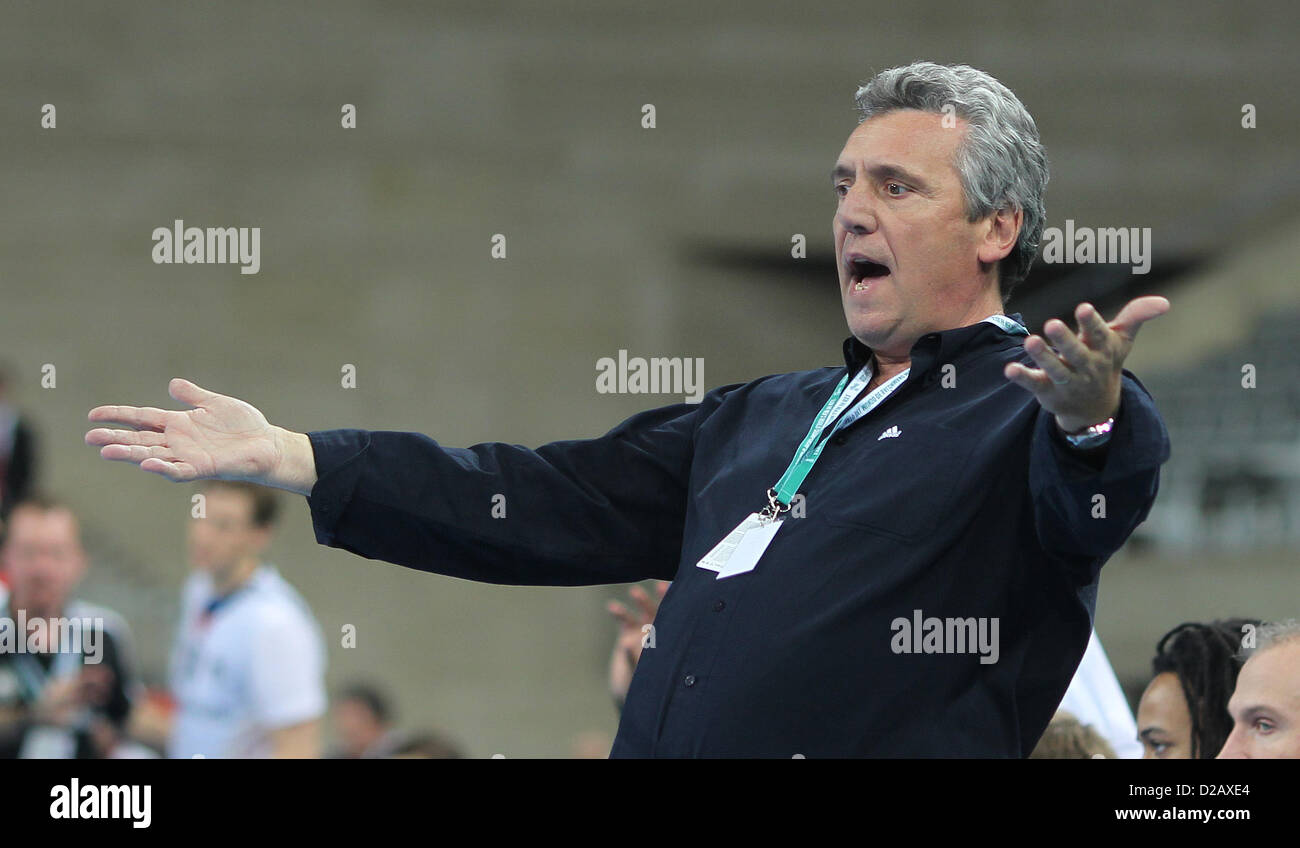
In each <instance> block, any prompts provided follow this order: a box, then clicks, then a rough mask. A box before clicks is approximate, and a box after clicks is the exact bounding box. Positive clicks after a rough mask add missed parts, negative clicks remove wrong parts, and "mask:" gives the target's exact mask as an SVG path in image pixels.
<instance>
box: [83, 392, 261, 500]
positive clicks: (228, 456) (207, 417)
mask: <svg viewBox="0 0 1300 848" xmlns="http://www.w3.org/2000/svg"><path fill="white" fill-rule="evenodd" d="M167 393H168V394H169V395H171V396H172V398H173V399H175V400H177V401H180V402H181V403H187V404H189V405H191V406H193V407H194V409H188V410H165V409H156V408H154V407H148V406H145V407H139V406H97V407H95V408H94V409H92V410H91V411H90V414H89V416H88V418H89V420H91V421H96V422H103V423H113V424H118V425H122V426H123V427H126V428H130V429H110V428H107V427H97V428H95V429H93V430H90V431H89V432H87V433H86V444H88V445H100V446H101V447H100V451H99V455H100V456H102V457H103V458H104V459H111V460H117V461H120V462H131V463H134V464H136V465H138V466H140V469H141V470H142V471H149V472H152V473H154V474H160V475H162V476H163V477H166V478H167V479H169V480H172V481H173V482H178V483H181V482H187V481H190V480H202V479H207V478H215V479H220V480H249V481H252V482H262V481H263V480H264V479H265V478H266V476H267V475H268V474H269V473H270V472H271V470H272V469H274V468H275V467H276V463H277V462H278V461H279V458H280V451H281V448H280V442H279V439H278V438H277V433H276V430H277V428H275V427H273V426H272V425H271V424H270V423H268V422H267V420H266V416H264V415H262V413H261V412H260V411H259V410H258V409H257V408H256V407H254V406H253V405H252V404H249V403H245V402H244V401H242V400H239V399H238V398H233V397H228V396H226V395H220V394H217V393H216V392H210V391H208V390H206V389H203V388H200V387H199V386H197V385H195V384H194V383H191V382H190V381H189V380H183V379H181V378H179V377H177V378H176V379H174V380H172V381H171V382H170V383H168V385H167Z"/></svg>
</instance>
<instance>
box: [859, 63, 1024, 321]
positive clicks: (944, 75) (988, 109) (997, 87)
mask: <svg viewBox="0 0 1300 848" xmlns="http://www.w3.org/2000/svg"><path fill="white" fill-rule="evenodd" d="M854 103H855V105H856V106H857V109H858V114H859V117H860V121H859V123H861V122H862V121H866V120H867V119H869V118H872V117H875V116H876V115H881V114H884V113H886V112H892V111H894V110H898V109H919V110H921V111H923V112H933V113H935V114H947V113H949V112H951V113H952V114H953V115H955V116H956V117H959V118H962V119H964V120H965V121H967V123H968V124H969V127H968V130H967V132H966V137H965V138H964V139H963V140H962V142H961V144H960V145H959V146H958V148H957V153H956V160H957V161H956V162H954V163H953V164H954V165H955V166H956V168H957V173H958V174H960V176H961V184H962V192H963V194H964V195H965V199H966V216H967V218H968V219H969V220H971V221H978V220H979V219H981V218H983V217H985V216H987V215H989V214H990V213H992V212H996V211H998V210H1002V209H1012V210H1015V209H1019V210H1021V211H1022V212H1023V213H1024V220H1023V221H1022V223H1021V226H1020V234H1019V236H1018V237H1017V238H1016V245H1015V247H1014V248H1012V251H1011V253H1009V254H1007V256H1006V257H1005V258H1004V259H1003V260H1002V261H1001V262H999V263H998V266H999V267H998V272H999V273H998V284H999V289H1000V292H1001V295H1002V301H1003V302H1004V303H1005V302H1006V300H1007V298H1008V297H1010V295H1011V290H1012V289H1013V288H1015V286H1016V285H1018V284H1019V283H1020V282H1021V281H1022V280H1024V279H1025V277H1026V275H1028V274H1029V266H1030V265H1032V264H1033V262H1034V256H1035V255H1036V254H1037V253H1038V244H1039V242H1040V241H1041V240H1042V237H1043V225H1044V223H1045V222H1046V220H1047V209H1046V207H1045V206H1044V205H1043V191H1044V190H1045V189H1046V188H1047V180H1048V168H1047V151H1046V150H1044V149H1043V145H1042V143H1041V142H1040V141H1039V140H1038V127H1037V125H1036V124H1034V119H1033V118H1032V117H1031V116H1030V114H1029V112H1028V111H1027V110H1026V109H1025V107H1024V104H1022V103H1021V102H1020V100H1019V99H1018V98H1017V97H1016V96H1015V95H1014V94H1012V93H1011V89H1009V88H1007V87H1006V86H1005V85H1003V84H1002V83H1000V82H998V81H997V80H996V79H994V78H993V77H991V76H989V75H988V74H986V73H984V72H983V71H979V70H976V69H975V68H972V67H970V66H969V65H937V64H935V63H934V62H914V63H912V64H910V65H906V66H904V67H899V68H890V69H889V70H887V71H881V72H880V73H878V74H876V75H875V76H874V77H872V78H871V80H870V81H869V82H867V83H866V84H864V85H862V86H861V87H860V88H858V91H857V94H856V95H855V97H854ZM945 107H947V108H946V109H945Z"/></svg>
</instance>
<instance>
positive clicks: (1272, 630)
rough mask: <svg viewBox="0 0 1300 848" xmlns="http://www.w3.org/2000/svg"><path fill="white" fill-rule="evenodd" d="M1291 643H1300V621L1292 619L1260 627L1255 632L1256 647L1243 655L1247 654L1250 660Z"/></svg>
mask: <svg viewBox="0 0 1300 848" xmlns="http://www.w3.org/2000/svg"><path fill="white" fill-rule="evenodd" d="M1291 642H1300V620H1298V619H1294V618H1291V619H1287V620H1286V621H1274V622H1269V623H1266V624H1262V625H1260V628H1259V629H1258V630H1257V631H1255V647H1254V648H1253V649H1252V650H1250V651H1249V652H1243V653H1246V658H1247V659H1249V658H1250V657H1253V656H1256V655H1257V654H1262V653H1263V652H1264V651H1267V650H1268V649H1269V648H1275V647H1277V646H1278V645H1284V644H1289V643H1291Z"/></svg>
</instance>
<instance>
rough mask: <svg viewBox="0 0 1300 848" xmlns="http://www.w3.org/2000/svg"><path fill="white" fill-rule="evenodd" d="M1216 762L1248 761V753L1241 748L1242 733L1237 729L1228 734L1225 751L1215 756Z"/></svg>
mask: <svg viewBox="0 0 1300 848" xmlns="http://www.w3.org/2000/svg"><path fill="white" fill-rule="evenodd" d="M1215 759H1216V760H1243V759H1246V752H1245V751H1244V750H1242V747H1241V733H1240V732H1239V731H1238V729H1237V728H1236V727H1234V728H1232V732H1231V733H1229V734H1228V738H1227V739H1226V740H1224V743H1223V749H1222V750H1220V751H1219V753H1218V755H1216V756H1215Z"/></svg>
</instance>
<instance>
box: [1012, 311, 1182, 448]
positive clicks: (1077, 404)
mask: <svg viewBox="0 0 1300 848" xmlns="http://www.w3.org/2000/svg"><path fill="white" fill-rule="evenodd" d="M1168 311H1169V301H1168V300H1166V299H1165V298H1163V297H1156V296H1153V295H1152V296H1147V297H1139V298H1137V299H1135V300H1131V301H1129V302H1128V304H1127V305H1125V307H1124V308H1123V309H1121V310H1120V313H1119V315H1117V316H1115V320H1114V321H1111V322H1110V323H1109V324H1107V323H1106V322H1105V321H1104V320H1102V317H1101V313H1099V312H1098V311H1097V310H1096V309H1095V308H1094V307H1093V306H1092V304H1090V303H1081V304H1079V306H1078V307H1076V308H1075V310H1074V318H1075V320H1076V321H1078V323H1079V333H1078V335H1075V334H1074V333H1073V332H1071V331H1070V328H1069V327H1068V326H1067V325H1066V323H1065V322H1064V321H1061V320H1058V319H1056V318H1053V319H1051V320H1050V321H1048V322H1047V323H1046V324H1044V325H1043V336H1046V339H1044V338H1043V336H1037V335H1031V336H1030V337H1029V338H1027V339H1025V351H1026V352H1028V353H1029V355H1030V356H1031V357H1033V360H1034V362H1035V363H1037V364H1038V368H1029V367H1027V366H1025V365H1021V364H1020V363H1019V362H1010V363H1007V366H1006V368H1005V369H1004V370H1003V373H1004V374H1005V375H1006V378H1007V379H1008V380H1010V381H1011V382H1013V383H1015V384H1016V385H1018V386H1020V387H1021V388H1024V389H1026V390H1028V391H1031V392H1033V393H1034V397H1036V398H1038V402H1039V404H1041V405H1042V407H1043V408H1044V409H1046V410H1047V411H1048V412H1050V413H1052V414H1053V415H1055V416H1056V423H1057V426H1059V427H1060V428H1061V429H1062V430H1063V431H1065V432H1067V433H1076V432H1078V431H1080V430H1083V429H1084V428H1085V427H1089V426H1091V425H1093V424H1100V423H1101V422H1103V421H1105V420H1106V419H1107V418H1112V417H1114V415H1115V413H1117V412H1118V411H1119V397H1120V388H1121V386H1122V379H1123V375H1122V373H1121V371H1122V369H1123V367H1124V360H1125V359H1126V358H1127V357H1128V355H1129V351H1131V350H1132V349H1133V340H1134V339H1136V338H1137V333H1138V330H1139V329H1141V327H1142V325H1143V324H1145V323H1146V322H1147V321H1150V320H1151V319H1152V318H1158V317H1160V316H1161V315H1164V314H1165V313H1166V312H1168Z"/></svg>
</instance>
